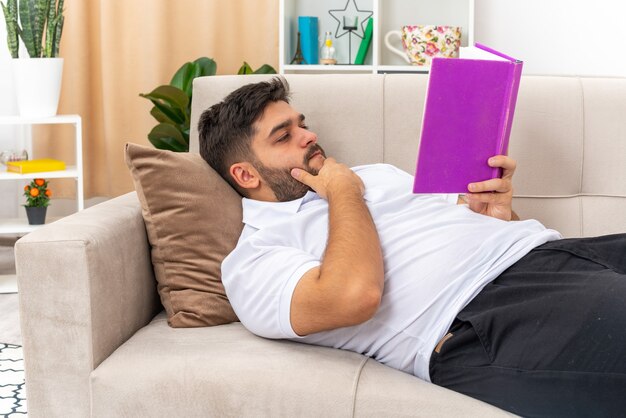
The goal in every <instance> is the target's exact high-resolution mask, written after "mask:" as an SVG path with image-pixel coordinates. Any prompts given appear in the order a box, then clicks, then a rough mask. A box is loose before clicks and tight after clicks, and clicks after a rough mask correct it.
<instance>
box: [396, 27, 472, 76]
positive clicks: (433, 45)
mask: <svg viewBox="0 0 626 418" xmlns="http://www.w3.org/2000/svg"><path fill="white" fill-rule="evenodd" d="M393 36H395V37H398V38H399V39H400V40H402V49H400V48H397V47H394V46H393V45H392V44H391V42H390V38H391V37H393ZM385 45H386V46H387V48H388V49H389V50H390V51H391V52H393V53H394V54H398V55H399V56H401V57H402V58H403V59H404V60H405V61H406V62H407V63H408V64H412V65H424V66H430V64H431V62H432V59H433V58H434V57H444V58H456V57H458V55H459V48H460V46H461V28H460V27H458V26H436V25H406V26H402V31H398V30H392V31H390V32H387V34H386V35H385Z"/></svg>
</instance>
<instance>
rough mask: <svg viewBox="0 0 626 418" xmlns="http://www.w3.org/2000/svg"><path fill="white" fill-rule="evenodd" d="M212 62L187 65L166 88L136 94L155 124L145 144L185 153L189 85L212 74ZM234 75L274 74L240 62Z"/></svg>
mask: <svg viewBox="0 0 626 418" xmlns="http://www.w3.org/2000/svg"><path fill="white" fill-rule="evenodd" d="M216 70H217V64H216V62H215V61H214V60H213V59H211V58H207V57H202V58H198V59H197V60H195V61H194V62H187V63H185V64H183V66H182V67H180V68H179V69H178V70H177V71H176V74H174V77H172V81H170V84H169V85H163V86H159V87H157V88H156V89H154V90H152V91H151V92H150V93H148V94H140V96H141V97H144V98H146V99H148V100H150V101H151V102H152V104H153V105H154V107H153V108H152V110H151V111H150V114H151V115H152V116H153V117H154V118H155V119H156V120H157V122H159V124H158V125H156V126H155V127H154V128H152V130H151V131H150V133H149V134H148V141H150V143H151V144H152V145H154V147H155V148H158V149H164V150H170V151H176V152H187V151H189V120H190V117H191V94H192V84H193V80H194V79H195V78H196V77H205V76H211V75H215V72H216ZM237 74H276V70H275V69H274V68H273V67H272V66H270V65H267V64H264V65H262V66H261V67H259V68H258V69H256V70H252V67H250V65H249V64H248V63H247V62H245V61H244V63H243V65H242V66H241V68H239V71H238V72H237Z"/></svg>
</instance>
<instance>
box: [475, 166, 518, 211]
mask: <svg viewBox="0 0 626 418" xmlns="http://www.w3.org/2000/svg"><path fill="white" fill-rule="evenodd" d="M488 164H489V166H491V167H500V168H502V178H496V179H491V180H486V181H482V182H478V183H470V184H469V185H468V186H467V189H468V190H469V193H466V194H465V201H466V202H467V203H468V205H469V208H470V209H471V210H473V211H474V212H476V213H480V214H482V215H487V216H491V217H493V218H497V219H502V220H504V221H510V220H516V219H519V218H518V217H517V215H516V214H515V212H513V209H512V202H513V181H512V179H513V173H514V172H515V167H516V163H515V160H513V159H512V158H509V157H507V156H505V155H496V156H495V157H491V158H489V161H488Z"/></svg>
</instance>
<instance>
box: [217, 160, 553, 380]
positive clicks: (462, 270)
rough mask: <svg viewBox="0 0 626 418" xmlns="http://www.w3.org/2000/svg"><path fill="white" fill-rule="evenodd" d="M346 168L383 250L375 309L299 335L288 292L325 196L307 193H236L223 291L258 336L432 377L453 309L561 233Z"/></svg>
mask: <svg viewBox="0 0 626 418" xmlns="http://www.w3.org/2000/svg"><path fill="white" fill-rule="evenodd" d="M352 170H353V171H354V172H355V173H356V174H357V175H358V176H359V177H361V179H362V180H363V183H364V184H365V195H364V199H365V202H366V204H367V207H368V208H369V211H370V213H371V215H372V218H373V220H374V223H375V224H376V229H377V230H378V235H379V237H380V242H381V246H382V252H383V258H384V267H385V286H384V292H383V297H382V301H381V304H380V307H379V309H378V311H377V312H376V314H375V315H374V317H373V318H371V319H370V320H369V321H367V322H364V323H362V324H360V325H356V326H350V327H344V328H338V329H334V330H330V331H323V332H318V333H314V334H310V335H307V336H304V337H300V336H298V335H297V334H296V333H295V332H294V331H293V329H292V327H291V323H290V307H291V297H292V295H293V291H294V289H295V287H296V285H297V283H298V281H299V280H300V278H301V277H302V275H303V274H304V273H306V272H307V271H308V270H310V269H311V268H313V267H316V266H319V265H320V263H321V259H322V256H323V254H324V250H325V249H326V244H327V240H328V202H326V200H324V199H322V198H320V197H319V196H318V195H317V194H316V193H313V192H308V193H307V194H306V195H305V196H304V197H303V198H300V199H297V200H294V201H290V202H281V203H272V202H261V201H256V200H250V199H245V198H244V199H243V221H244V223H245V227H244V229H243V232H242V234H241V237H240V239H239V242H238V244H237V247H236V248H235V249H234V250H233V252H232V253H231V254H229V255H228V257H226V259H224V262H223V264H222V281H223V283H224V287H225V288H226V294H227V295H228V298H229V300H230V302H231V304H232V306H233V308H234V310H235V312H236V313H237V316H238V317H239V319H240V320H241V322H242V323H243V325H244V326H245V327H246V328H248V329H249V330H250V331H251V332H253V333H255V334H257V335H260V336H263V337H267V338H285V339H293V340H297V341H300V342H305V343H310V344H316V345H323V346H329V347H335V348H342V349H346V350H351V351H356V352H358V353H362V354H364V355H367V356H370V357H372V358H374V359H376V360H378V361H380V362H382V363H384V364H387V365H388V366H390V367H393V368H395V369H399V370H402V371H405V372H407V373H411V374H414V375H415V376H417V377H419V378H421V379H423V380H426V381H430V377H429V374H428V362H429V360H430V355H431V353H432V352H433V350H434V348H435V346H436V345H437V343H438V341H439V340H440V339H441V338H442V337H443V335H444V334H445V333H446V332H447V330H448V328H449V327H450V325H451V324H452V321H453V320H454V318H455V317H456V315H457V314H458V312H459V311H461V310H462V309H463V307H465V306H466V305H467V304H468V303H469V302H470V301H471V300H472V299H473V298H474V297H475V296H476V295H477V294H478V292H480V290H481V289H482V288H483V287H484V286H485V285H486V284H487V283H489V282H491V281H492V280H494V279H495V278H496V277H498V275H499V274H500V273H502V272H503V271H504V270H505V269H507V268H508V267H509V266H511V265H512V264H513V263H515V262H516V261H517V260H519V259H520V258H522V257H523V256H524V255H526V254H527V253H528V252H529V251H530V250H531V249H533V248H535V247H536V246H538V245H540V244H543V243H545V242H547V241H550V240H555V239H559V238H561V236H560V234H559V233H558V232H556V231H553V230H550V229H546V228H545V227H544V226H543V225H541V224H540V223H539V222H537V221H536V220H526V221H516V222H506V221H502V220H499V219H495V218H491V217H488V216H484V215H480V214H477V213H475V212H473V211H471V210H470V209H469V208H468V207H467V205H457V204H456V202H457V195H416V194H413V193H412V192H411V190H412V184H413V177H412V176H411V175H409V174H407V173H405V172H403V171H401V170H399V169H398V168H396V167H394V166H391V165H387V164H375V165H367V166H359V167H355V168H353V169H352ZM353 262H354V263H358V262H359V260H358V259H354V261H353Z"/></svg>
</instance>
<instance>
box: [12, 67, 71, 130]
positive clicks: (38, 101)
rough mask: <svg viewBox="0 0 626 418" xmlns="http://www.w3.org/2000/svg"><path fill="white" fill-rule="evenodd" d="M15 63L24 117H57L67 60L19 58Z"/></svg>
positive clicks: (15, 79)
mask: <svg viewBox="0 0 626 418" xmlns="http://www.w3.org/2000/svg"><path fill="white" fill-rule="evenodd" d="M11 61H12V63H13V80H14V81H15V93H16V97H17V107H18V109H19V111H20V116H22V117H31V118H34V117H48V116H54V115H56V114H57V107H58V106H59V96H60V94H61V77H62V75H63V58H17V59H13V60H11Z"/></svg>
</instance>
